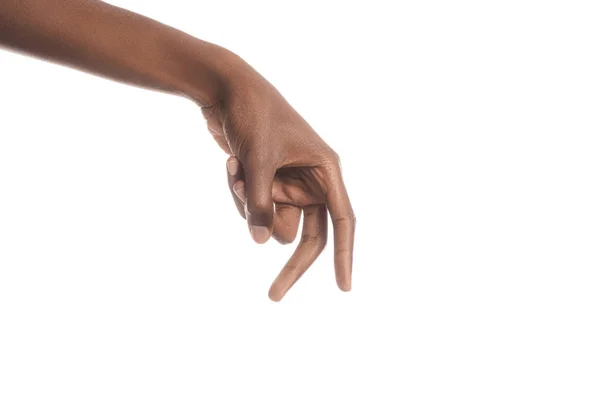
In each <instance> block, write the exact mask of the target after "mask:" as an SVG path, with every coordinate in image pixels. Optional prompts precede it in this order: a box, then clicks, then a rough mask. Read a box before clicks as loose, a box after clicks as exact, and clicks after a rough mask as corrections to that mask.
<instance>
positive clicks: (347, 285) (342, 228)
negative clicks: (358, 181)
mask: <svg viewBox="0 0 600 400" xmlns="http://www.w3.org/2000/svg"><path fill="white" fill-rule="evenodd" d="M326 201H327V209H328V210H329V213H330V214H331V221H332V223H333V236H334V263H335V278H336V281H337V284H338V287H339V288H340V289H341V290H343V291H345V292H348V291H350V289H351V288H352V254H353V251H354V231H355V229H356V217H355V215H354V210H352V205H351V204H350V198H349V197H348V192H347V190H346V186H345V185H344V181H343V179H342V171H341V168H340V167H339V163H338V165H337V166H336V168H335V170H334V171H333V173H332V174H331V176H330V179H329V182H328V188H327V198H326Z"/></svg>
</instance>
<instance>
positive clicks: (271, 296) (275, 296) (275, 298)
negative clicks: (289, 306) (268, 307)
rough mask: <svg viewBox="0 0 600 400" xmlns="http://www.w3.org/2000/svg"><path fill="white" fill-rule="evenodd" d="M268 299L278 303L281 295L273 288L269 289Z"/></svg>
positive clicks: (281, 297)
mask: <svg viewBox="0 0 600 400" xmlns="http://www.w3.org/2000/svg"><path fill="white" fill-rule="evenodd" d="M269 299H270V300H271V301H273V302H275V303H279V302H280V301H281V299H283V295H282V294H280V293H277V292H276V291H275V290H274V289H273V288H271V289H270V290H269Z"/></svg>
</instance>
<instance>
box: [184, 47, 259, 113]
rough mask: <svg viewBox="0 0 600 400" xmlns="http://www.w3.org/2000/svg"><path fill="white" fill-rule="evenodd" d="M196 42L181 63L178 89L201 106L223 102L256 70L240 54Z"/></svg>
mask: <svg viewBox="0 0 600 400" xmlns="http://www.w3.org/2000/svg"><path fill="white" fill-rule="evenodd" d="M195 40H196V41H197V43H195V44H194V45H193V46H189V47H188V48H189V49H190V50H189V51H188V54H187V55H184V58H185V59H184V61H182V62H181V63H179V67H178V75H177V78H176V79H175V80H176V83H175V88H176V89H175V90H176V91H177V92H178V94H180V95H182V96H184V97H186V98H189V99H190V100H192V101H194V102H195V103H196V104H198V105H199V106H201V107H205V106H210V105H213V104H216V103H220V102H222V101H223V100H224V98H225V97H227V96H228V95H229V94H230V92H231V90H232V88H233V87H235V86H236V85H238V84H239V82H241V81H244V80H247V79H249V78H250V77H251V76H252V75H253V70H252V68H251V67H250V66H249V65H248V64H247V63H246V62H245V61H244V60H243V59H242V58H241V57H239V56H238V55H237V54H235V53H233V52H231V51H229V50H227V49H225V48H223V47H221V46H218V45H215V44H212V43H208V42H204V41H201V40H198V39H195ZM184 47H186V46H184ZM254 74H256V73H255V72H254Z"/></svg>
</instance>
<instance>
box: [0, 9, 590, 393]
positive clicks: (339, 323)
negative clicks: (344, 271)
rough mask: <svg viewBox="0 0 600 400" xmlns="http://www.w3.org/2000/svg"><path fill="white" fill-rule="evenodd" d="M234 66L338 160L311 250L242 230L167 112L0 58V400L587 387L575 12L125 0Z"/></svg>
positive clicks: (586, 224) (153, 103) (57, 72)
mask: <svg viewBox="0 0 600 400" xmlns="http://www.w3.org/2000/svg"><path fill="white" fill-rule="evenodd" d="M113 3H114V4H117V5H119V6H123V7H126V8H129V9H131V10H133V11H137V12H140V13H142V14H145V15H148V16H150V17H153V18H155V19H158V20H160V21H162V22H165V23H167V24H170V25H173V26H175V27H178V28H180V29H182V30H184V31H186V32H189V33H191V34H193V35H195V36H197V37H200V38H203V39H206V40H209V41H212V42H215V43H218V44H221V45H223V46H225V47H228V48H230V49H231V50H233V51H235V52H237V53H238V54H240V55H241V56H242V57H244V58H245V59H246V60H247V61H248V62H250V63H251V64H252V65H253V66H254V67H256V68H257V69H258V70H259V71H260V72H261V73H262V74H263V75H265V76H266V77H267V78H268V79H269V80H271V81H272V82H273V83H274V84H275V85H276V86H277V87H278V88H279V89H280V91H281V92H282V93H283V94H284V95H285V96H286V97H287V98H288V99H289V101H290V102H291V103H292V105H294V106H295V107H296V108H297V109H298V110H299V111H300V112H301V114H302V115H304V116H305V118H306V119H307V120H308V121H309V122H310V123H311V124H312V125H313V126H314V127H315V128H316V129H317V130H318V132H319V133H320V134H321V135H322V136H323V137H324V138H325V139H326V140H327V141H328V143H329V144H330V145H331V146H332V147H333V148H334V149H335V150H336V151H337V152H338V153H339V154H340V155H341V157H342V163H343V167H344V176H345V179H346V182H347V186H348V190H349V193H350V195H351V199H352V202H353V206H354V208H355V211H356V215H357V220H358V226H357V237H356V251H355V266H354V284H353V291H352V292H351V293H342V292H339V291H338V290H337V289H336V286H335V280H334V274H333V255H332V246H328V248H327V249H326V251H325V252H324V253H323V255H322V256H321V258H320V259H319V260H318V261H317V262H316V263H315V264H314V265H313V267H312V268H311V269H310V270H309V272H308V273H307V274H306V275H305V276H304V277H303V278H302V279H301V281H300V282H299V283H298V284H297V286H296V287H294V288H293V289H292V291H290V292H289V294H288V296H287V297H286V298H285V299H284V300H283V301H282V302H281V303H279V304H276V303H272V302H271V301H269V299H268V298H267V290H268V288H269V285H270V284H271V281H272V279H273V278H274V277H275V276H276V274H277V273H278V271H279V269H280V268H281V267H282V266H283V264H284V263H285V261H286V259H287V257H289V256H290V255H291V253H292V251H293V247H294V246H295V245H288V246H281V245H278V244H277V243H275V242H274V241H271V242H269V243H268V244H266V245H263V246H259V245H256V244H254V243H253V242H252V240H251V239H250V237H249V235H248V232H247V227H246V224H245V221H244V220H243V219H241V218H240V217H239V215H238V213H237V211H236V210H235V207H234V205H233V201H232V200H231V198H230V194H229V191H228V189H227V185H226V172H225V160H226V156H225V155H224V154H223V153H222V152H221V150H220V149H219V148H218V147H217V146H216V144H215V143H213V141H212V138H211V137H210V135H209V134H208V132H207V131H206V128H205V126H204V124H203V119H202V115H201V113H200V111H199V110H198V109H197V108H196V107H195V106H194V105H193V104H192V103H191V102H188V101H186V100H183V99H180V98H176V97H172V96H168V95H164V94H159V93H154V92H149V91H145V90H140V89H137V88H133V87H129V86H124V85H120V84H116V83H113V82H110V81H106V80H102V79H100V78H96V77H92V76H89V75H86V74H83V73H80V72H74V71H71V70H68V69H66V68H63V67H59V66H55V65H51V64H48V63H44V62H40V61H37V60H33V59H29V58H25V57H23V56H20V55H16V54H13V53H8V52H0V398H1V399H3V400H13V399H54V398H56V399H63V400H64V399H198V398H200V399H211V400H212V399H249V398H257V399H341V398H347V397H352V396H354V397H355V398H358V399H461V400H464V399H478V400H479V399H486V400H487V399H528V400H529V399H550V398H552V399H577V400H583V399H598V398H599V397H600V341H599V338H600V326H599V315H600V314H599V312H600V291H599V284H600V273H599V267H600V208H599V205H600V183H599V182H600V181H599V179H600V157H599V152H600V141H599V134H600V117H599V115H600V114H599V111H600V74H599V71H600V59H599V54H600V53H599V51H600V43H599V42H600V24H599V23H598V21H599V20H600V13H599V12H598V9H597V8H596V7H595V6H596V5H597V2H593V1H588V2H583V1H523V0H521V1H503V2H477V1H458V2H446V1H418V2H392V1H390V2H384V1H369V2H360V3H358V2H341V1H340V2H333V1H329V2H328V1H306V0H305V1H302V2H282V1H271V2H267V1H243V2H242V1H225V0H220V1H187V0H177V1H175V0H171V1H168V2H167V1H160V2H159V1H142V0H139V1H133V0H129V1H126V0H119V1H117V0H115V1H113Z"/></svg>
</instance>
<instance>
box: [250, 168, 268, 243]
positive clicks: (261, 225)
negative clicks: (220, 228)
mask: <svg viewBox="0 0 600 400" xmlns="http://www.w3.org/2000/svg"><path fill="white" fill-rule="evenodd" d="M244 172H245V174H246V206H245V211H246V220H247V221H248V228H249V229H250V234H251V235H252V238H253V239H254V241H255V242H256V243H265V242H266V241H268V240H269V238H270V237H271V233H272V232H273V197H272V191H273V179H274V178H275V172H276V169H275V168H272V167H267V166H265V165H261V164H260V163H250V164H249V165H248V166H247V167H246V168H245V169H244Z"/></svg>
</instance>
